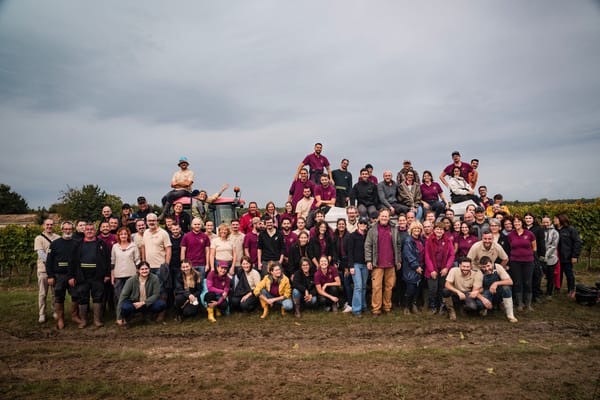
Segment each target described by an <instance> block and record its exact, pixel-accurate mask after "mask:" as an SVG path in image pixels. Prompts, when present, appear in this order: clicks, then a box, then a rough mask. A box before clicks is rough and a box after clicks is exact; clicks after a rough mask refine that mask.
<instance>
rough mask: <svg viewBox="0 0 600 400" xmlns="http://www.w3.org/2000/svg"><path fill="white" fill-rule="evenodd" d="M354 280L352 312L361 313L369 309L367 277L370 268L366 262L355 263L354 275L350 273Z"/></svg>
mask: <svg viewBox="0 0 600 400" xmlns="http://www.w3.org/2000/svg"><path fill="white" fill-rule="evenodd" d="M350 276H351V277H352V281H353V282H354V291H353V292H352V313H353V314H360V313H361V312H362V311H363V310H366V309H367V279H369V270H368V269H367V265H366V264H356V263H355V264H354V275H350Z"/></svg>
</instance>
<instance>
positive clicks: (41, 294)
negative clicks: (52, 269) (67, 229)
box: [33, 219, 60, 324]
mask: <svg viewBox="0 0 600 400" xmlns="http://www.w3.org/2000/svg"><path fill="white" fill-rule="evenodd" d="M43 227H44V230H43V232H42V233H40V234H39V235H38V236H36V238H35V239H34V241H33V250H34V251H35V252H36V253H37V278H38V309H39V319H38V322H39V323H40V324H43V323H44V322H46V301H47V298H48V274H47V273H46V258H47V256H48V251H49V250H50V244H51V243H52V242H53V241H55V240H56V239H58V238H59V237H60V236H58V235H57V234H56V233H54V231H53V230H54V221H52V220H51V219H47V220H45V221H44V224H43ZM50 294H51V298H52V304H54V292H53V291H52V290H50Z"/></svg>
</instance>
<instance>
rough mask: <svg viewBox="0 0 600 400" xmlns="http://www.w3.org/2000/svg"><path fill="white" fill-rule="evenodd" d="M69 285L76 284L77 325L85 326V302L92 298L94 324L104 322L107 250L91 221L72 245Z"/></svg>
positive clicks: (108, 261)
mask: <svg viewBox="0 0 600 400" xmlns="http://www.w3.org/2000/svg"><path fill="white" fill-rule="evenodd" d="M69 277H70V279H69V286H75V285H77V286H76V289H77V295H78V296H79V317H80V318H81V322H80V323H79V328H85V327H86V326H87V312H88V302H89V299H90V296H91V297H92V302H93V307H92V309H93V313H94V325H95V326H96V327H101V326H104V322H103V320H102V311H103V307H102V300H103V297H104V287H105V284H106V283H107V282H110V252H109V251H108V246H107V245H106V243H105V242H103V241H102V240H100V239H98V238H97V237H96V231H95V229H94V224H93V223H92V222H88V223H87V224H86V226H85V230H84V237H83V240H82V241H81V242H76V243H75V247H74V249H73V258H72V263H71V272H70V273H69Z"/></svg>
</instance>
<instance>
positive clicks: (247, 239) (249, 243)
mask: <svg viewBox="0 0 600 400" xmlns="http://www.w3.org/2000/svg"><path fill="white" fill-rule="evenodd" d="M243 246H244V250H245V249H248V253H249V255H250V262H251V263H252V265H254V266H256V265H257V264H258V233H254V232H252V231H250V232H248V233H247V234H246V236H244V244H243Z"/></svg>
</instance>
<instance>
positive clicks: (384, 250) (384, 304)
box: [365, 209, 402, 316]
mask: <svg viewBox="0 0 600 400" xmlns="http://www.w3.org/2000/svg"><path fill="white" fill-rule="evenodd" d="M389 222H390V212H389V211H388V210H385V209H383V210H381V212H380V213H379V217H378V222H377V223H375V224H373V226H372V227H371V228H370V229H369V231H368V232H367V236H366V239H365V261H366V263H367V269H368V270H369V271H371V282H372V296H371V307H372V310H371V312H372V313H373V315H374V316H379V315H381V311H382V308H383V312H384V313H386V314H387V313H389V312H391V310H392V290H393V288H394V284H395V283H396V270H397V269H400V267H401V265H402V257H401V247H402V243H401V242H400V240H399V235H398V230H397V229H396V228H395V227H392V226H391V225H390V223H389Z"/></svg>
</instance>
